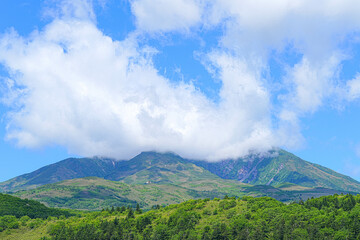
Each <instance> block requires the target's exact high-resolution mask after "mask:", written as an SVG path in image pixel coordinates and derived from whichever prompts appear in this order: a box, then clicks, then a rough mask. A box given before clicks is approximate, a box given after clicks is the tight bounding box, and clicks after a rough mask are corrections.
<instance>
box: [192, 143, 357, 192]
mask: <svg viewBox="0 0 360 240" xmlns="http://www.w3.org/2000/svg"><path fill="white" fill-rule="evenodd" d="M192 162H193V163H194V164H196V165H197V166H200V167H203V168H204V169H207V170H209V171H210V172H212V173H214V174H216V175H217V176H219V177H221V178H223V179H233V180H238V181H240V182H243V183H249V184H252V185H271V186H276V185H278V184H281V183H293V184H297V185H300V186H304V187H312V188H314V187H320V188H329V189H335V190H341V191H353V192H360V183H359V182H358V181H356V180H354V179H352V178H351V177H348V176H345V175H342V174H340V173H337V172H335V171H333V170H331V169H329V168H326V167H323V166H321V165H318V164H314V163H310V162H307V161H304V160H302V159H301V158H299V157H297V156H295V155H294V154H291V153H289V152H286V151H284V150H277V151H270V152H269V153H268V154H253V155H249V156H247V157H245V158H239V159H236V160H234V159H229V160H223V161H219V162H205V161H192Z"/></svg>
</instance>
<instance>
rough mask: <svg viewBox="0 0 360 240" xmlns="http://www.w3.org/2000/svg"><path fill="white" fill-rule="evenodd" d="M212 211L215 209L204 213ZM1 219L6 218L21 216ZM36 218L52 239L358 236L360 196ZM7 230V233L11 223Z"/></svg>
mask: <svg viewBox="0 0 360 240" xmlns="http://www.w3.org/2000/svg"><path fill="white" fill-rule="evenodd" d="M215 211H216V212H217V214H216V215H215V214H209V213H212V212H215ZM130 212H132V214H131V216H129V213H130ZM6 219H7V220H6V221H7V222H8V223H9V222H17V221H18V222H21V221H23V220H25V219H24V218H22V219H21V220H19V219H17V218H15V217H9V216H7V217H6ZM27 221H29V222H31V221H36V219H35V220H29V219H28V220H27ZM39 221H40V222H41V224H40V225H38V226H35V227H34V228H35V230H36V228H41V227H42V226H43V225H46V226H47V232H45V233H43V234H42V235H39V238H40V237H46V238H45V239H52V240H57V239H65V240H66V239H154V240H155V239H171V240H173V239H174V240H175V239H199V240H200V239H209V240H211V239H274V240H275V239H358V238H360V196H359V195H358V196H352V195H334V196H327V197H321V198H315V199H309V200H308V201H305V202H304V203H302V204H299V203H292V204H284V203H281V202H279V201H276V200H275V199H272V198H269V197H261V198H253V197H244V198H242V199H235V198H226V199H221V200H220V199H218V200H216V201H214V200H209V199H204V200H190V201H186V202H183V203H181V204H175V205H169V206H166V207H163V208H160V209H154V210H151V211H148V212H144V213H141V214H134V211H133V210H132V209H131V208H128V209H127V210H126V211H123V212H119V211H116V209H115V210H114V211H111V210H109V211H102V212H94V213H82V214H81V215H80V216H73V217H70V218H66V219H51V220H49V221H48V220H41V219H39ZM27 228H30V227H29V226H27ZM7 231H10V235H11V232H15V231H16V229H10V230H7ZM25 233H26V231H25V232H24V234H25ZM0 238H1V235H0Z"/></svg>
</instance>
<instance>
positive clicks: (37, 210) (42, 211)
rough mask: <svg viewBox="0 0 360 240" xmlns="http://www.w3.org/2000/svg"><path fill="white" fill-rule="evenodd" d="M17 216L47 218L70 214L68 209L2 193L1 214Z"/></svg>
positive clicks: (0, 195)
mask: <svg viewBox="0 0 360 240" xmlns="http://www.w3.org/2000/svg"><path fill="white" fill-rule="evenodd" d="M5 215H12V216H15V217H18V218H19V217H22V216H28V217H30V218H47V217H49V216H56V217H59V216H61V215H64V216H70V215H71V214H70V213H69V212H68V211H64V210H59V209H54V208H48V207H46V206H45V205H43V204H41V203H39V202H37V201H33V200H28V199H20V198H18V197H14V196H11V195H8V194H1V193H0V216H5Z"/></svg>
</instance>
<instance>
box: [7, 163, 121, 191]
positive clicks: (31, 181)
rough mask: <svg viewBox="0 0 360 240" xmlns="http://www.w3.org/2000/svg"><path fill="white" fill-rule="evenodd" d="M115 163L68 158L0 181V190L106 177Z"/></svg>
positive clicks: (30, 187)
mask: <svg viewBox="0 0 360 240" xmlns="http://www.w3.org/2000/svg"><path fill="white" fill-rule="evenodd" d="M115 164H116V161H115V160H112V159H102V158H68V159H65V160H62V161H60V162H57V163H54V164H51V165H48V166H45V167H42V168H40V169H38V170H36V171H34V172H31V173H27V174H23V175H21V176H18V177H15V178H12V179H10V180H8V181H5V182H2V183H0V192H1V191H2V192H9V191H17V190H22V189H32V188H36V187H38V186H41V185H44V184H49V183H55V182H59V181H63V180H68V179H73V178H82V177H88V176H95V177H105V176H107V175H108V174H109V173H110V172H113V171H114V169H115Z"/></svg>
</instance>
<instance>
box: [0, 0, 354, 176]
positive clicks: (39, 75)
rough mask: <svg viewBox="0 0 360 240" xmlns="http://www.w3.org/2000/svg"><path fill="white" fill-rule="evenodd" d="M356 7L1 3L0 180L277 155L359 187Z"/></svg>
mask: <svg viewBox="0 0 360 240" xmlns="http://www.w3.org/2000/svg"><path fill="white" fill-rule="evenodd" d="M359 9H360V5H359V3H358V2H357V1H351V0H346V1H331V2H328V1H319V3H313V2H312V1H307V0H303V1H286V0H279V1H275V2H273V3H271V4H270V3H269V2H267V1H262V0H258V1H250V0H244V1H235V0H226V1H216V0H214V1H201V0H194V1H190V0H176V1H175V0H174V1H165V0H153V1H150V0H133V1H125V0H101V1H100V0H94V1H85V0H78V1H66V0H64V1H52V0H48V1H30V0H16V1H1V2H0V81H1V84H0V88H1V105H0V114H1V123H0V124H1V125H0V138H1V140H0V150H1V153H2V157H1V161H0V166H1V167H0V173H1V174H0V181H3V180H7V179H9V178H11V177H14V176H17V175H20V174H23V173H26V172H30V171H33V170H35V169H37V168H39V167H42V166H44V165H47V164H50V163H54V162H57V161H59V160H61V159H64V158H66V157H70V156H94V155H101V156H109V157H114V158H117V159H128V158H130V157H132V156H134V155H136V154H137V153H139V152H141V151H147V150H157V151H173V152H177V153H179V154H180V155H182V156H184V157H188V158H198V159H208V160H210V161H216V160H218V159H224V158H229V157H238V156H243V155H246V154H247V153H248V152H249V151H254V150H256V151H266V150H268V149H270V148H272V147H282V148H284V149H286V150H289V151H291V152H293V153H295V154H296V155H298V156H300V157H302V158H303V159H305V160H308V161H310V162H314V163H318V164H321V165H324V166H326V167H329V168H332V169H334V170H336V171H338V172H340V173H344V174H347V175H349V176H351V177H353V178H355V179H357V180H360V137H359V136H360V128H359V127H358V123H359V122H360V111H359V110H360V105H359V98H360V77H359V75H358V72H359V69H360V68H359V67H360V65H359V60H360V42H359V40H360V38H359V37H360V31H359V30H360V17H359V16H358V10H359Z"/></svg>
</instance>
